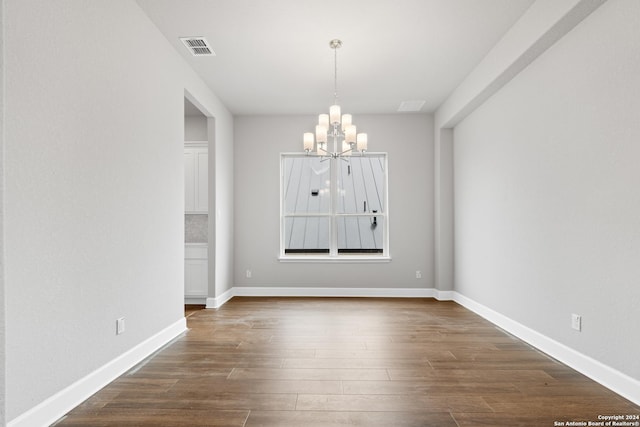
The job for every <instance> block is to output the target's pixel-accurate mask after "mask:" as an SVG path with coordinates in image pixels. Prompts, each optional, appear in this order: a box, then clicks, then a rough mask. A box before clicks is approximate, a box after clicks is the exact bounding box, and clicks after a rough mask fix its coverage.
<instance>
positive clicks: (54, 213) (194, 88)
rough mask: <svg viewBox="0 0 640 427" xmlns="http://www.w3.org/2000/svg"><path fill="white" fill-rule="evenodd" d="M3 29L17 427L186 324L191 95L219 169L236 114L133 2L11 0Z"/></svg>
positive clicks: (9, 352) (11, 407)
mask: <svg viewBox="0 0 640 427" xmlns="http://www.w3.org/2000/svg"><path fill="white" fill-rule="evenodd" d="M4 23H5V25H6V28H5V35H6V46H5V47H6V58H7V63H6V92H5V96H6V105H7V110H6V128H5V132H6V134H5V137H6V143H5V167H6V169H5V177H6V181H5V191H6V192H5V206H4V220H5V232H6V233H5V236H4V249H5V260H6V264H5V280H6V303H7V313H6V359H7V379H6V394H7V419H8V420H11V419H14V418H15V417H17V416H18V415H20V414H21V413H23V412H25V411H27V410H29V409H30V408H33V407H34V406H35V405H38V404H39V403H40V402H42V401H43V400H44V399H46V398H48V397H50V396H52V395H54V394H55V393H56V392H59V391H60V390H62V389H64V388H65V387H67V386H69V385H70V384H72V383H74V382H75V381H76V380H78V379H81V378H83V377H84V376H86V375H87V374H89V373H91V372H92V371H94V370H96V369H97V368H99V367H101V366H103V365H104V364H106V363H107V362H109V361H111V360H113V359H114V358H116V357H117V356H119V355H121V354H123V353H124V352H126V351H127V350H129V349H131V348H133V347H134V346H136V345H138V344H139V343H141V342H142V341H144V340H145V339H147V338H149V337H150V336H152V335H154V334H156V333H157V332H159V331H161V330H163V329H164V328H166V327H167V326H169V325H172V324H174V323H175V322H176V321H177V320H179V319H181V318H182V316H183V306H182V304H183V280H184V279H183V256H184V249H183V248H184V246H183V233H184V225H183V224H184V218H183V215H184V212H183V209H184V202H183V198H184V188H183V185H184V184H183V179H184V178H183V176H184V175H183V160H182V156H183V155H182V151H183V144H182V141H183V137H184V122H183V103H184V95H185V90H187V91H188V92H189V93H191V94H192V95H193V96H194V97H196V98H197V99H198V100H199V102H200V104H201V105H202V106H204V108H205V109H206V111H207V112H208V113H209V114H211V115H212V116H214V117H215V118H216V135H215V137H216V144H218V145H219V146H220V147H219V151H218V152H219V153H222V156H224V155H227V157H226V158H225V157H222V158H220V159H218V161H220V162H225V161H226V162H231V163H232V156H229V153H230V152H231V150H232V148H231V147H232V137H233V129H232V127H233V119H232V117H231V115H230V114H229V112H228V111H227V110H226V109H225V108H224V106H222V105H221V104H220V102H219V101H218V100H217V99H216V98H215V96H214V95H213V94H212V93H211V92H210V91H209V90H208V88H207V87H206V86H205V84H204V83H203V82H202V81H201V80H200V79H199V78H197V77H196V75H195V73H194V72H193V70H191V69H190V68H189V67H188V66H187V65H186V63H185V62H184V61H183V60H182V59H181V58H180V56H179V55H178V53H177V52H175V51H174V49H173V48H172V47H171V46H170V45H169V43H168V42H167V41H166V39H164V38H163V37H162V35H161V34H160V32H159V31H158V30H157V29H156V27H155V26H153V24H152V23H151V22H150V21H149V19H148V18H147V17H146V15H144V13H143V12H142V11H141V10H140V9H139V7H138V6H137V5H136V4H135V2H133V1H129V0H121V1H113V2H111V1H110V2H105V1H101V0H87V1H83V2H77V1H73V0H59V1H56V2H43V1H37V0H26V1H25V0H8V1H7V2H6V7H5V21H4ZM114 29H117V31H114ZM25 44H27V45H31V46H34V47H35V46H37V48H34V49H31V48H28V49H25ZM226 146H228V147H226ZM231 169H232V167H231ZM226 172H227V173H226V176H227V177H229V176H230V173H229V172H228V170H227V171H226ZM216 185H217V186H218V187H219V188H217V189H216V190H217V195H221V197H225V198H226V200H227V201H228V198H229V197H232V191H233V183H232V182H231V178H229V179H227V180H220V181H217V182H216ZM219 209H220V210H222V212H223V215H221V217H222V218H223V220H222V221H221V222H220V223H219V224H217V225H218V226H223V227H224V226H229V224H232V222H231V221H230V220H228V219H227V222H226V223H225V222H224V221H225V218H230V217H232V212H233V206H232V203H227V205H226V206H219ZM230 248H231V246H230V245H229V246H228V247H227V249H230ZM227 274H228V275H230V274H231V273H230V272H228V273H227ZM120 316H125V317H126V332H125V333H124V334H123V335H120V336H116V335H115V319H116V318H118V317H120Z"/></svg>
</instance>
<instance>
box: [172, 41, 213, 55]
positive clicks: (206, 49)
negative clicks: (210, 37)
mask: <svg viewBox="0 0 640 427" xmlns="http://www.w3.org/2000/svg"><path fill="white" fill-rule="evenodd" d="M180 40H182V43H184V45H185V46H186V47H187V49H189V52H191V54H192V55H193V56H216V54H215V52H214V51H213V49H211V46H209V43H208V42H207V39H205V38H204V37H180Z"/></svg>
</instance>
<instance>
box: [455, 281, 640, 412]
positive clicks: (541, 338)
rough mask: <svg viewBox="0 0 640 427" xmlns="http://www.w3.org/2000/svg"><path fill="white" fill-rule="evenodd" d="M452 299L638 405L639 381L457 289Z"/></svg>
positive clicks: (639, 403) (639, 394)
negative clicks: (466, 295)
mask: <svg viewBox="0 0 640 427" xmlns="http://www.w3.org/2000/svg"><path fill="white" fill-rule="evenodd" d="M452 299H453V301H455V302H457V303H458V304H460V305H462V306H463V307H465V308H467V309H469V310H471V311H473V312H474V313H476V314H478V315H480V316H482V317H484V318H485V319H487V320H488V321H490V322H491V323H493V324H495V325H496V326H499V327H500V328H502V329H504V330H505V331H507V332H509V333H510V334H513V335H515V336H516V337H518V338H520V339H521V340H523V341H525V342H527V343H528V344H531V345H532V346H534V347H535V348H537V349H538V350H540V351H542V352H544V353H546V354H548V355H549V356H551V357H553V358H554V359H556V360H559V361H560V362H562V363H564V364H565V365H567V366H569V367H571V368H573V369H575V370H576V371H578V372H580V373H582V374H584V375H586V376H587V377H589V378H591V379H592V380H594V381H596V382H598V383H600V384H602V385H603V386H605V387H607V388H608V389H610V390H612V391H614V392H615V393H617V394H619V395H620V396H622V397H624V398H626V399H628V400H630V401H632V402H633V403H635V404H636V405H640V381H638V380H636V379H634V378H632V377H630V376H628V375H626V374H623V373H622V372H620V371H617V370H615V369H613V368H611V367H610V366H607V365H605V364H603V363H601V362H599V361H597V360H595V359H592V358H591V357H589V356H586V355H584V354H582V353H580V352H578V351H576V350H574V349H572V348H570V347H567V346H566V345H564V344H562V343H559V342H557V341H555V340H553V339H551V338H549V337H547V336H546V335H543V334H541V333H539V332H537V331H534V330H533V329H531V328H528V327H527V326H524V325H522V324H521V323H518V322H516V321H514V320H512V319H510V318H508V317H506V316H504V315H502V314H500V313H498V312H497V311H494V310H492V309H490V308H489V307H487V306H485V305H482V304H480V303H478V302H476V301H474V300H472V299H470V298H467V297H465V296H464V295H462V294H460V293H458V292H452Z"/></svg>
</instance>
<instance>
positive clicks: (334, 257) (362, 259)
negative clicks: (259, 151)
mask: <svg viewBox="0 0 640 427" xmlns="http://www.w3.org/2000/svg"><path fill="white" fill-rule="evenodd" d="M369 155H370V156H383V158H384V171H385V173H384V186H385V197H384V199H383V212H382V213H380V212H378V213H375V214H374V213H360V214H340V213H336V212H335V206H337V200H336V198H337V191H336V190H337V185H338V183H337V178H336V177H335V176H333V174H334V171H336V170H337V168H333V167H332V168H331V170H332V176H331V212H330V213H327V214H300V215H295V216H305V215H308V216H314V217H318V216H327V217H330V218H331V230H332V232H331V236H330V253H329V254H327V255H319V254H308V255H305V254H295V255H290V254H285V242H284V238H285V236H284V230H285V218H286V217H287V216H291V215H286V214H285V200H284V159H285V158H287V157H302V158H304V157H323V156H319V155H317V154H306V153H299V152H298V153H280V230H279V233H280V252H279V255H278V260H279V261H280V262H294V263H296V262H297V263H305V262H311V263H376V262H379V263H385V262H390V261H391V254H390V253H391V250H390V248H389V159H388V155H387V153H385V152H371V153H366V154H365V155H364V156H363V157H367V156H369ZM324 157H326V156H324ZM353 157H361V156H358V155H354V156H353ZM334 160H335V161H340V160H339V159H331V160H330V161H334ZM348 216H357V217H362V216H371V217H374V216H376V217H378V218H379V219H378V221H380V218H382V221H383V227H384V228H383V235H382V238H383V246H382V247H383V252H382V254H380V255H370V254H359V255H348V254H347V255H340V254H338V253H336V251H337V247H338V243H337V240H338V237H337V228H336V226H335V219H336V218H338V217H348Z"/></svg>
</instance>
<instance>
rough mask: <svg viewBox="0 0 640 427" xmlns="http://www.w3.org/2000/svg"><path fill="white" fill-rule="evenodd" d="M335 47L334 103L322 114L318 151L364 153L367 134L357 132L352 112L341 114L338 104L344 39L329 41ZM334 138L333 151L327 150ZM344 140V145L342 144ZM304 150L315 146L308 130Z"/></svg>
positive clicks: (325, 153)
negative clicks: (341, 51) (339, 56)
mask: <svg viewBox="0 0 640 427" xmlns="http://www.w3.org/2000/svg"><path fill="white" fill-rule="evenodd" d="M329 47H331V49H333V57H334V79H333V88H334V91H333V100H334V101H333V105H332V106H331V107H329V114H320V115H319V116H318V124H317V125H316V132H315V145H316V153H317V155H318V156H328V157H332V158H338V157H343V156H350V155H351V153H352V152H353V151H359V152H360V153H361V154H363V155H364V152H365V151H366V150H367V134H366V133H356V126H355V125H354V124H353V123H352V117H351V114H343V115H342V117H341V116H340V106H339V105H338V49H339V48H340V47H342V41H341V40H338V39H333V40H331V41H330V42H329ZM329 137H331V138H332V139H333V152H330V151H328V150H327V148H328V147H327V141H328V139H329ZM340 142H342V145H340ZM303 143H304V151H306V153H307V154H311V152H312V151H313V146H314V134H313V133H312V132H307V133H305V134H304V135H303Z"/></svg>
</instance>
